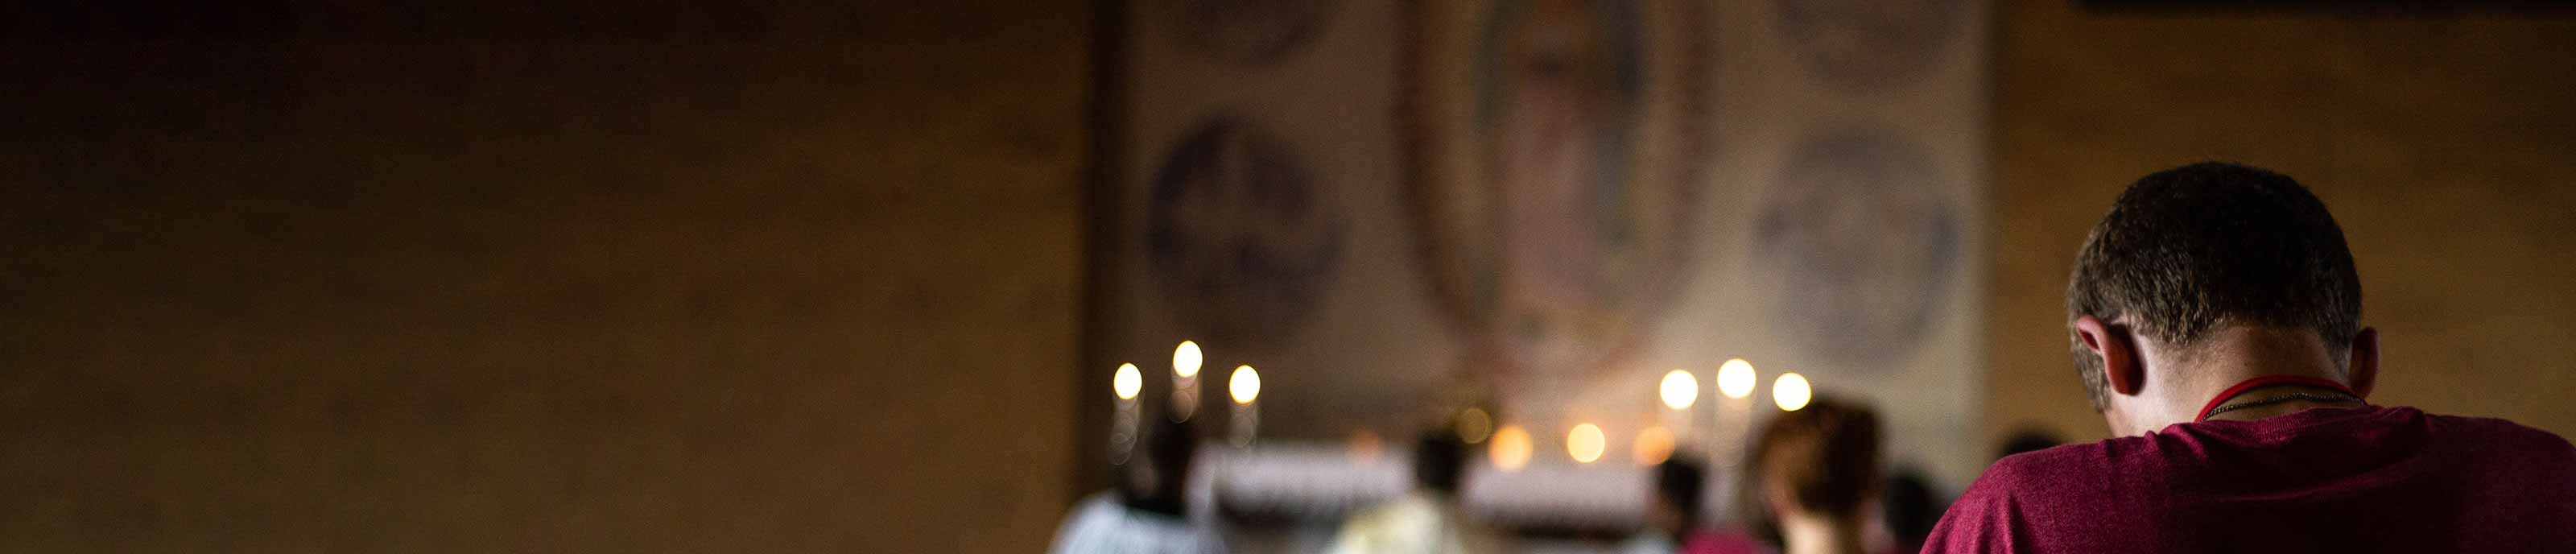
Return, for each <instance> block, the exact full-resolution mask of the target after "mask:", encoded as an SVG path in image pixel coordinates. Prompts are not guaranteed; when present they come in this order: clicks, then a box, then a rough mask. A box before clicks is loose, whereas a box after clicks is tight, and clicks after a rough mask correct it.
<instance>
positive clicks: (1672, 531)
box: [1646, 452, 1708, 543]
mask: <svg viewBox="0 0 2576 554" xmlns="http://www.w3.org/2000/svg"><path fill="white" fill-rule="evenodd" d="M1707 483H1708V470H1707V469H1706V468H1703V467H1701V466H1700V464H1699V463H1698V462H1694V461H1691V459H1690V458H1689V457H1688V456H1684V455H1683V454H1682V453H1680V452H1675V453H1673V455H1672V457H1670V458H1666V459H1665V460H1664V463H1660V464H1655V496H1654V498H1653V499H1652V501H1651V502H1648V503H1647V505H1646V523H1647V524H1648V525H1651V526H1653V527H1654V528H1655V529H1656V530H1658V531H1662V532H1663V533H1664V535H1665V536H1669V537H1672V538H1673V540H1674V541H1675V542H1676V543H1679V542H1680V541H1681V540H1682V539H1683V538H1684V537H1685V536H1686V535H1688V534H1689V533H1690V531H1691V530H1692V529H1695V528H1698V527H1699V524H1700V517H1701V513H1702V512H1701V511H1700V505H1701V502H1700V491H1701V490H1702V487H1703V486H1704V485H1706V484H1707Z"/></svg>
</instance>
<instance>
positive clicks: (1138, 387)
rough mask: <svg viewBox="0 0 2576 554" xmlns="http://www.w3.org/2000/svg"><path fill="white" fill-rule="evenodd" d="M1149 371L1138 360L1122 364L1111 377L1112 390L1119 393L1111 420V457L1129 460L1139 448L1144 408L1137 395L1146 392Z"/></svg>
mask: <svg viewBox="0 0 2576 554" xmlns="http://www.w3.org/2000/svg"><path fill="white" fill-rule="evenodd" d="M1144 389H1145V374H1144V372H1142V371H1138V370H1137V369H1136V364H1118V372H1117V373H1115V374H1112V375H1110V377H1109V391H1110V392H1111V393H1115V394H1117V395H1118V414H1117V415H1116V417H1115V418H1113V419H1112V420H1111V421H1110V424H1109V461H1110V463H1113V464H1123V463H1127V457H1128V456H1129V455H1131V454H1133V453H1134V451H1135V449H1136V426H1137V424H1138V421H1137V420H1138V419H1140V418H1141V417H1142V415H1141V412H1143V410H1139V409H1137V406H1136V404H1137V402H1136V395H1137V394H1138V393H1142V392H1144Z"/></svg>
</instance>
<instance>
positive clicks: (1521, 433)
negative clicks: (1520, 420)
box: [1485, 425, 1530, 471]
mask: <svg viewBox="0 0 2576 554" xmlns="http://www.w3.org/2000/svg"><path fill="white" fill-rule="evenodd" d="M1487 449H1488V450H1487V451H1486V454H1485V455H1486V457H1488V458H1492V459H1493V460H1494V467H1495V468H1498V469H1501V470H1503V471H1519V470H1520V469H1521V468H1522V467H1524V466H1528V465H1529V461H1530V436H1529V431H1525V430H1522V429H1521V426H1519V425H1505V426H1503V428H1502V429H1498V430H1495V431H1494V443H1493V444H1491V445H1487Z"/></svg>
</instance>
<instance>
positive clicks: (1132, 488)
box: [1119, 418, 1198, 514]
mask: <svg viewBox="0 0 2576 554" xmlns="http://www.w3.org/2000/svg"><path fill="white" fill-rule="evenodd" d="M1154 421H1155V423H1154V426H1153V428H1152V430H1151V431H1148V432H1147V434H1146V435H1145V436H1144V437H1143V441H1142V442H1143V446H1144V450H1145V455H1144V456H1140V457H1136V458H1130V459H1128V461H1127V463H1126V464H1123V465H1122V466H1121V467H1120V468H1119V473H1120V480H1119V492H1120V494H1121V495H1122V496H1124V497H1125V499H1126V501H1127V505H1128V506H1131V507H1135V508H1137V509H1142V510H1150V511H1156V512H1163V513H1167V514H1180V513H1182V511H1183V509H1184V507H1185V506H1184V500H1183V498H1184V497H1185V495H1184V494H1182V493H1183V491H1184V489H1186V488H1188V483H1189V474H1190V461H1191V458H1193V457H1195V455H1196V454H1197V453H1198V436H1197V435H1193V434H1191V433H1190V427H1189V425H1188V424H1186V423H1178V422H1173V421H1170V420H1166V419H1162V418H1155V420H1154Z"/></svg>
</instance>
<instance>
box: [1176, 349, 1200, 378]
mask: <svg viewBox="0 0 2576 554" xmlns="http://www.w3.org/2000/svg"><path fill="white" fill-rule="evenodd" d="M1206 361H1207V359H1206V358H1204V357H1202V356H1201V355H1200V354H1199V343H1195V342H1190V341H1181V346H1180V347H1179V348H1174V349H1172V374H1174V375H1179V376H1182V377H1197V376H1199V364H1201V363H1205V362H1206Z"/></svg>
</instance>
